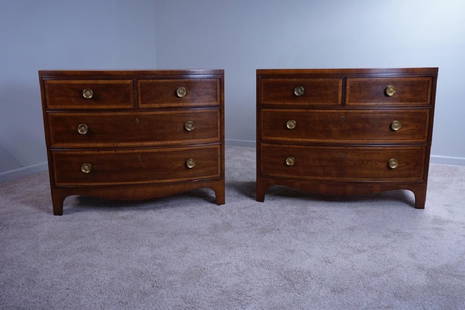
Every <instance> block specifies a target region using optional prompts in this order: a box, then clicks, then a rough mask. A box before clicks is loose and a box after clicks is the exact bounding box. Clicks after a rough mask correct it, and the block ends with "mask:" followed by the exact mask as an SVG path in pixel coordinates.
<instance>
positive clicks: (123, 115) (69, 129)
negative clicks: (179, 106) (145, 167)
mask: <svg viewBox="0 0 465 310" xmlns="http://www.w3.org/2000/svg"><path fill="white" fill-rule="evenodd" d="M47 117H48V122H49V128H50V145H51V147H116V146H139V145H162V144H188V143H190V144H194V143H207V142H217V141H219V139H220V124H219V119H220V117H219V110H198V111H187V112H183V111H158V112H114V113H109V112H107V113H48V114H47Z"/></svg>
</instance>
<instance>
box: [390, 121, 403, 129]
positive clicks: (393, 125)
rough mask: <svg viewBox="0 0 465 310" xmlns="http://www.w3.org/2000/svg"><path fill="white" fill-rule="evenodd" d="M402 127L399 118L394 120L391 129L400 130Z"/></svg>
mask: <svg viewBox="0 0 465 310" xmlns="http://www.w3.org/2000/svg"><path fill="white" fill-rule="evenodd" d="M401 128H402V123H401V122H400V121H398V120H394V121H392V123H391V130H393V131H399V130H400V129H401Z"/></svg>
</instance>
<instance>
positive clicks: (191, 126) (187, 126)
mask: <svg viewBox="0 0 465 310" xmlns="http://www.w3.org/2000/svg"><path fill="white" fill-rule="evenodd" d="M184 129H185V130H186V131H189V132H190V131H192V130H194V129H195V126H194V121H187V122H185V123H184Z"/></svg>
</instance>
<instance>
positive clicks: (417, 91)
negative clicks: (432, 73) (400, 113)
mask: <svg viewBox="0 0 465 310" xmlns="http://www.w3.org/2000/svg"><path fill="white" fill-rule="evenodd" d="M431 82H432V79H431V78H429V77H406V78H349V79H347V105H429V104H430V103H431V99H430V97H431Z"/></svg>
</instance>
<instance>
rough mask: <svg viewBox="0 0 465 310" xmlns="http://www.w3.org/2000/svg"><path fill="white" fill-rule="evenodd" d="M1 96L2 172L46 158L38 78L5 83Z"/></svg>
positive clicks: (0, 157) (0, 150)
mask: <svg viewBox="0 0 465 310" xmlns="http://www.w3.org/2000/svg"><path fill="white" fill-rule="evenodd" d="M35 76H36V75H35V74H34V77H35ZM0 98H2V99H1V105H2V114H1V116H0V173H2V172H5V171H10V170H14V169H18V168H21V167H25V166H30V165H32V164H37V163H38V162H42V161H45V160H46V152H45V140H44V130H43V121H42V111H41V101H40V91H39V82H38V79H34V80H33V79H32V75H31V76H30V78H29V77H28V79H27V80H25V81H24V82H21V83H2V84H1V85H0Z"/></svg>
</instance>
